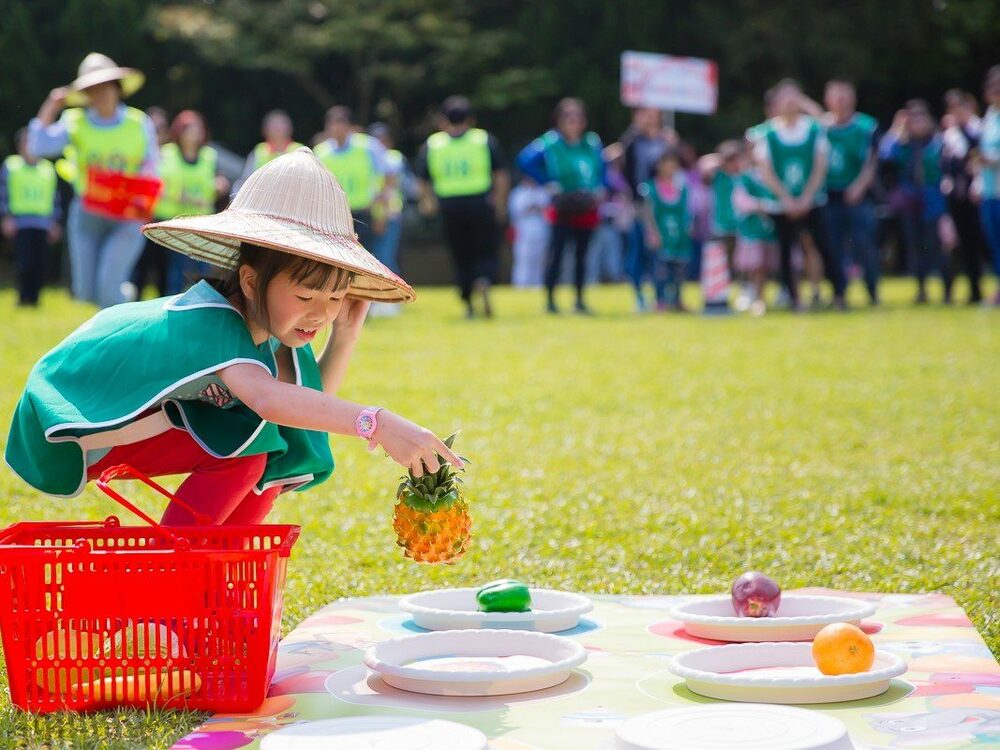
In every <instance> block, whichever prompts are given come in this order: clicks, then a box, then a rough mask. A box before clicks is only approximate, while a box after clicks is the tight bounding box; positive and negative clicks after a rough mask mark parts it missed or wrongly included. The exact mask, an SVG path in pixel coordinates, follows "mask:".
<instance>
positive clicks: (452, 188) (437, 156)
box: [414, 95, 510, 318]
mask: <svg viewBox="0 0 1000 750" xmlns="http://www.w3.org/2000/svg"><path fill="white" fill-rule="evenodd" d="M440 127H441V129H440V130H438V132H436V133H434V134H433V135H431V137H430V138H428V139H427V141H426V143H424V145H423V146H422V147H421V149H420V153H419V154H418V155H417V162H416V167H415V170H414V171H415V172H416V175H417V178H418V179H419V180H420V212H421V213H422V214H423V215H424V216H432V215H434V214H435V213H437V212H438V211H440V214H441V222H442V224H443V226H444V236H445V240H446V242H447V243H448V248H449V250H450V251H451V257H452V260H453V262H454V265H455V277H456V281H457V283H458V291H459V294H460V295H461V298H462V301H463V302H464V303H465V314H466V317H468V318H472V317H474V316H475V315H476V314H477V310H476V307H475V306H474V304H473V296H474V295H475V296H476V297H478V298H480V299H481V300H482V313H483V315H485V316H486V317H490V316H492V315H493V308H492V305H491V303H490V294H489V292H490V286H491V285H492V284H494V283H495V282H496V275H497V266H498V261H499V258H498V255H497V253H498V243H499V240H500V237H499V233H500V230H499V227H501V226H503V225H504V224H506V223H507V195H508V194H509V192H510V173H509V171H508V169H507V162H506V158H505V157H504V154H503V151H502V150H501V148H500V143H499V141H497V139H496V138H495V137H494V136H493V135H492V134H490V133H488V132H487V131H485V130H483V129H482V128H478V127H476V115H475V111H474V110H473V108H472V103H471V102H470V101H469V100H468V99H467V98H465V97H464V96H457V95H456V96H450V97H448V98H447V99H445V101H444V103H443V104H442V106H441V123H440Z"/></svg>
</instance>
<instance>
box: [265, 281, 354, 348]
mask: <svg viewBox="0 0 1000 750" xmlns="http://www.w3.org/2000/svg"><path fill="white" fill-rule="evenodd" d="M337 281H338V278H337V276H336V275H334V277H333V278H332V279H331V282H330V284H329V285H328V286H327V288H325V289H315V288H313V287H312V286H307V285H306V284H304V283H301V282H294V281H292V278H291V276H290V275H289V274H288V272H287V271H282V272H281V273H279V274H277V275H276V276H275V277H274V278H273V279H272V280H271V283H270V284H269V285H268V287H267V313H268V318H269V321H270V322H269V326H268V332H269V333H270V334H271V335H272V336H274V337H275V338H276V339H278V341H280V342H281V343H282V344H284V345H285V346H287V347H289V348H290V349H295V348H297V347H300V346H305V345H306V344H308V343H309V342H310V341H312V340H313V339H314V338H316V334H317V333H318V332H319V331H320V330H321V329H323V328H325V327H326V326H328V325H330V324H331V323H332V322H333V321H334V320H335V319H336V318H337V315H338V314H339V313H340V308H341V306H342V305H343V304H344V298H345V297H346V296H347V291H348V287H347V286H346V285H344V286H339V287H335V285H336V284H337Z"/></svg>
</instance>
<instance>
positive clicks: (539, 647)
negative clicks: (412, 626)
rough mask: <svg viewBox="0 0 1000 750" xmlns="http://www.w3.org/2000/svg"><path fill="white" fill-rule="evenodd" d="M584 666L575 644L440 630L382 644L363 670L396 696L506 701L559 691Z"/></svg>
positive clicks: (540, 636)
mask: <svg viewBox="0 0 1000 750" xmlns="http://www.w3.org/2000/svg"><path fill="white" fill-rule="evenodd" d="M586 660H587V652H586V651H584V649H583V646H581V645H580V644H579V643H577V642H576V641H571V640H569V639H568V638H560V637H559V636H556V635H547V634H545V633H527V632H524V631H521V630H444V631H440V632H437V633H421V634H420V635H410V636H406V637H403V638H393V639H392V640H388V641H382V642H381V643H378V644H376V645H375V646H373V647H372V648H370V649H369V650H368V652H367V654H366V655H365V664H366V665H367V666H368V668H369V669H372V670H374V671H375V672H378V673H379V676H381V678H382V680H383V681H384V682H386V683H388V684H389V685H392V686H393V687H396V688H399V689H400V690H409V691H411V692H414V693H426V694H428V695H450V696H451V695H453V696H460V695H511V694H513V693H527V692H530V691H532V690H544V689H545V688H550V687H553V686H554V685H559V684H561V683H563V682H565V681H566V680H567V679H569V676H570V673H571V671H572V670H573V668H574V667H578V666H580V665H581V664H583V662H584V661H586Z"/></svg>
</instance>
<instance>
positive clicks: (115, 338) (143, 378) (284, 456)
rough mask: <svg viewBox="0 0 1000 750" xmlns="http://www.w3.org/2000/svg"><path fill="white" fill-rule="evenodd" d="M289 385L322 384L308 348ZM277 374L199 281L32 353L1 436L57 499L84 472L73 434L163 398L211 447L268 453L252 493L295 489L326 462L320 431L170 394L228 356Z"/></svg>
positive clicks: (228, 309)
mask: <svg viewBox="0 0 1000 750" xmlns="http://www.w3.org/2000/svg"><path fill="white" fill-rule="evenodd" d="M292 361H293V362H294V364H295V373H296V380H297V383H298V384H299V385H301V386H305V387H309V388H314V389H316V390H322V380H321V378H320V373H319V367H318V366H317V364H316V360H315V357H314V356H313V352H312V349H311V347H309V346H308V345H307V346H304V347H301V348H297V349H294V350H293V356H292ZM240 363H247V364H253V365H256V366H259V367H263V368H264V369H265V370H267V371H268V372H269V373H270V374H271V375H272V376H276V373H277V366H276V363H275V359H274V354H273V351H272V344H271V342H265V343H264V344H262V345H260V346H257V345H255V344H254V343H253V339H252V338H251V336H250V332H249V330H248V329H247V326H246V323H245V321H244V320H243V317H242V315H241V314H240V313H239V311H238V310H236V308H234V307H233V306H232V305H231V304H230V303H229V302H228V301H227V300H226V299H225V297H223V296H222V295H221V294H220V293H219V292H217V291H216V290H215V289H214V288H212V287H211V286H210V285H209V284H208V283H207V282H200V283H198V284H196V285H195V286H193V287H192V288H191V289H190V290H189V291H187V292H186V293H184V294H182V295H179V296H176V297H166V298H159V299H154V300H148V301H145V302H133V303H129V304H124V305H116V306H114V307H110V308H107V309H106V310H102V311H101V312H99V313H98V314H97V315H95V316H94V317H93V318H91V319H90V320H88V321H87V322H85V323H84V324H83V325H81V326H80V327H79V328H77V329H76V331H74V332H73V333H71V334H70V335H69V336H68V337H67V338H66V339H65V340H63V341H62V343H60V344H59V345H57V346H56V347H55V348H54V349H53V350H52V351H50V352H49V353H47V354H46V355H44V356H43V357H42V359H41V360H39V362H38V363H37V364H36V365H35V366H34V367H33V368H32V370H31V373H30V374H29V375H28V382H27V385H26V386H25V391H24V394H23V395H22V397H21V400H20V401H19V402H18V405H17V409H16V410H15V412H14V418H13V421H12V424H11V429H10V435H9V436H8V440H7V451H6V460H7V463H8V465H9V466H10V467H11V469H13V471H14V472H15V473H16V474H18V475H19V476H20V477H21V478H22V479H24V480H25V481H26V482H28V483H29V484H30V485H32V486H33V487H36V488H37V489H39V490H41V491H43V492H46V493H48V494H51V495H56V496H59V497H73V496H75V495H77V494H79V493H80V492H81V491H82V490H83V487H84V485H85V484H86V481H87V472H86V460H85V456H84V453H83V450H82V449H81V447H80V444H79V439H80V438H81V437H83V436H84V435H87V434H91V433H94V432H103V431H105V430H110V429H114V428H117V427H121V426H123V425H126V424H128V423H129V422H131V421H134V420H135V419H136V418H137V417H139V416H140V415H143V414H144V413H146V412H148V411H149V410H150V409H153V408H155V407H156V406H157V405H162V408H163V410H164V412H165V413H166V414H167V417H168V418H169V419H170V421H171V423H172V424H173V425H174V426H175V427H179V428H182V429H186V430H187V431H188V432H190V433H191V435H192V436H193V437H194V438H195V440H197V441H198V443H199V444H200V445H201V446H202V447H203V448H204V449H205V450H206V451H207V452H208V453H210V454H211V455H213V456H216V457H220V458H228V457H235V456H246V455H256V454H260V453H266V454H267V456H268V460H267V468H266V469H265V471H264V476H263V477H262V478H261V480H260V482H259V484H258V485H257V489H258V491H263V490H265V489H267V488H268V487H273V486H275V485H283V486H285V487H286V489H290V488H292V487H295V488H298V489H302V488H305V487H307V486H312V485H313V484H317V483H319V482H321V481H323V480H325V479H326V478H327V477H329V475H330V473H331V472H332V471H333V457H332V456H331V454H330V448H329V442H328V439H327V435H326V433H321V432H312V431H308V430H299V429H295V428H291V427H281V426H278V425H275V424H271V423H269V422H265V421H264V420H263V419H261V418H260V417H259V416H258V415H257V414H256V413H254V412H253V411H251V410H250V409H249V408H248V407H246V406H245V405H243V404H241V403H238V402H233V403H231V404H229V405H227V407H226V408H220V407H219V406H218V405H216V404H214V403H210V402H206V401H195V400H182V399H175V398H168V396H169V395H170V394H172V393H174V392H176V391H177V390H178V389H180V388H182V386H184V385H185V384H186V383H191V382H192V381H195V380H197V379H198V378H203V377H205V376H206V375H209V374H211V373H214V372H217V371H218V370H221V369H222V368H224V367H228V366H230V365H234V364H240Z"/></svg>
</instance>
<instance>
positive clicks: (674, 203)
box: [639, 148, 691, 312]
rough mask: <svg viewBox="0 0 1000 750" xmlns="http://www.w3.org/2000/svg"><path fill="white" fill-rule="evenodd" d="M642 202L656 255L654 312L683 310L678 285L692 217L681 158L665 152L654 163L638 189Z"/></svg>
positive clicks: (688, 246)
mask: <svg viewBox="0 0 1000 750" xmlns="http://www.w3.org/2000/svg"><path fill="white" fill-rule="evenodd" d="M639 194H640V195H641V196H642V197H643V198H644V199H645V205H644V207H643V217H644V220H645V223H646V243H647V245H648V246H649V247H650V248H651V249H652V250H653V252H654V253H656V261H655V266H654V270H653V279H654V281H655V283H656V307H657V310H660V311H664V310H676V311H678V312H682V311H683V310H684V306H683V303H682V302H681V285H682V284H683V282H684V274H685V271H686V270H687V265H688V263H689V262H690V261H691V213H690V210H689V207H688V190H687V185H686V183H685V181H684V178H683V176H682V175H681V163H680V157H679V155H678V153H677V151H676V150H675V149H673V148H671V149H668V150H667V151H665V152H664V153H663V155H662V156H661V157H660V158H659V160H657V162H656V172H655V176H654V177H653V179H652V180H649V181H648V182H645V183H643V184H642V185H641V186H640V190H639Z"/></svg>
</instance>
